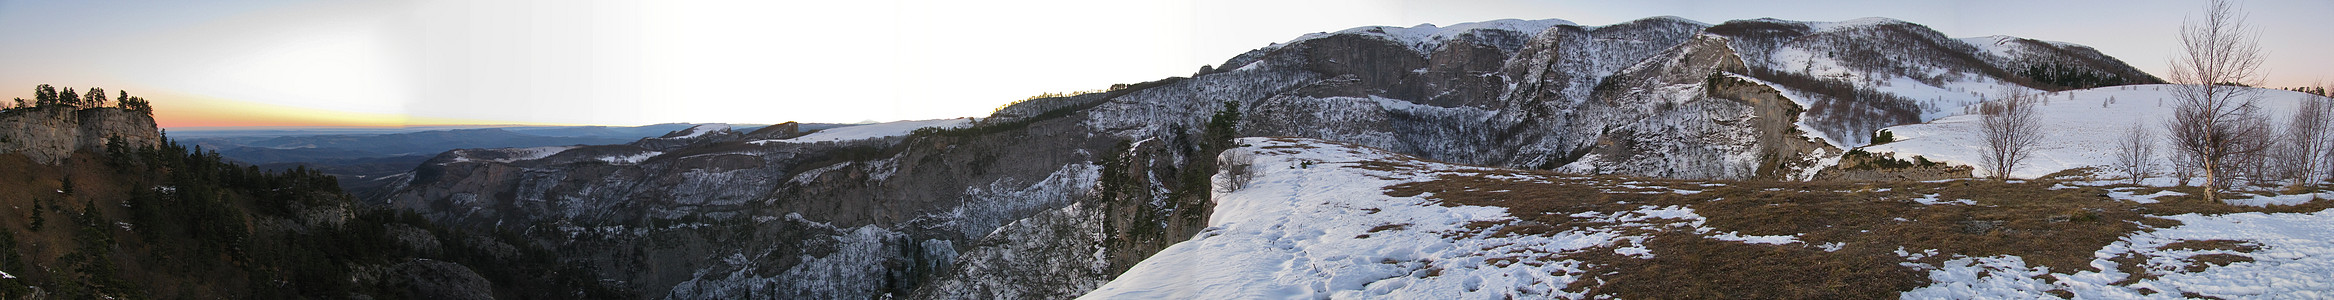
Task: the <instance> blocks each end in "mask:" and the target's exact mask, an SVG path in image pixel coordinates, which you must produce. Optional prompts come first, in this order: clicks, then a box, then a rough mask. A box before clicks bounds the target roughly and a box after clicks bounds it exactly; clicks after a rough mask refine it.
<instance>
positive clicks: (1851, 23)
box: [1806, 17, 1905, 32]
mask: <svg viewBox="0 0 2334 300" xmlns="http://www.w3.org/2000/svg"><path fill="white" fill-rule="evenodd" d="M1903 23H1905V22H1904V21H1900V20H1897V19H1890V18H1879V17H1865V18H1856V19H1852V20H1847V21H1839V22H1806V24H1807V28H1808V29H1810V30H1813V31H1816V32H1824V31H1833V30H1842V29H1850V28H1857V27H1871V26H1879V25H1888V24H1903Z"/></svg>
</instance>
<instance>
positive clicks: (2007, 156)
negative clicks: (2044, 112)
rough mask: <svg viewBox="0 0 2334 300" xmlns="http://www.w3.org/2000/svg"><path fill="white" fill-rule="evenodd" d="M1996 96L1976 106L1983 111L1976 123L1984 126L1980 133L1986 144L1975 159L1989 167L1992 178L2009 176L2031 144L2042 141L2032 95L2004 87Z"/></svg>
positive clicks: (2028, 154) (2031, 151)
mask: <svg viewBox="0 0 2334 300" xmlns="http://www.w3.org/2000/svg"><path fill="white" fill-rule="evenodd" d="M1997 98H1998V99H1994V101H1993V102H1986V103H1985V104H1983V105H1982V107H1981V108H1979V111H1980V112H1982V113H1984V114H1985V117H1984V119H1982V120H1981V122H1980V123H1979V125H1980V126H1982V127H1984V128H1982V131H1981V132H1980V134H1982V137H1983V138H1984V139H1985V147H1986V148H1985V153H1983V155H1982V156H1983V157H1982V158H1979V160H1980V161H1979V163H1981V164H1983V165H1985V168H1986V169H1987V170H1990V171H1993V177H1994V178H1995V179H2009V178H2010V171H2014V170H2017V169H2018V166H2019V165H2023V164H2025V162H2026V158H2028V157H2031V156H2033V155H2034V147H2035V146H2037V145H2040V144H2042V124H2041V123H2042V122H2041V119H2040V118H2041V117H2040V116H2036V115H2035V111H2034V110H2035V103H2036V101H2037V99H2036V98H2037V97H2036V96H2035V95H2031V94H2026V93H2024V92H2017V91H2006V92H2003V94H2002V95H2001V96H2000V97H1997Z"/></svg>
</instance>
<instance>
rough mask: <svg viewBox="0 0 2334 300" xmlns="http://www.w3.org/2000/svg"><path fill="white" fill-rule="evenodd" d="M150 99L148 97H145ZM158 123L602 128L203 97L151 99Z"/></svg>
mask: <svg viewBox="0 0 2334 300" xmlns="http://www.w3.org/2000/svg"><path fill="white" fill-rule="evenodd" d="M141 97H147V96H141ZM147 100H148V101H153V103H154V111H155V112H154V123H155V125H156V126H159V127H162V128H174V129H198V128H228V127H412V126H457V125H512V126H570V125H599V124H565V123H527V122H511V121H499V120H473V119H452V118H430V117H415V116H410V115H403V114H386V113H361V112H347V111H334V110H326V109H316V108H305V107H292V106H283V105H274V104H266V103H258V102H251V101H240V100H232V99H222V98H211V97H201V96H175V97H173V96H164V97H159V98H157V97H148V99H147Z"/></svg>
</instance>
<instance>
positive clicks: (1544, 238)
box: [1081, 87, 2334, 299]
mask: <svg viewBox="0 0 2334 300" xmlns="http://www.w3.org/2000/svg"><path fill="white" fill-rule="evenodd" d="M2142 88H2144V87H2142ZM2093 104H2094V105H2095V104H2096V103H2093ZM1240 143H1241V144H1243V145H1244V146H1243V147H1241V148H1237V149H1232V150H1229V151H1226V153H1227V154H1225V156H1223V157H1225V158H1228V159H1238V158H1243V157H1247V158H1252V160H1251V161H1250V164H1251V169H1250V170H1253V174H1254V175H1253V176H1252V177H1246V178H1242V177H1243V176H1233V175H1230V174H1231V173H1219V174H1218V175H1217V176H1216V178H1215V181H1216V182H1215V185H1216V187H1217V190H1216V191H1217V194H1216V197H1215V201H1217V203H1216V208H1215V213H1214V214H1213V215H1212V216H1211V217H1210V218H1209V220H1208V224H1207V226H1208V227H1207V228H1206V229H1205V230H1203V231H1202V232H1201V233H1200V234H1198V235H1196V236H1193V237H1192V238H1191V239H1190V240H1188V241H1184V242H1181V243H1177V244H1174V245H1172V246H1169V247H1168V248H1166V249H1165V250H1162V251H1160V252H1159V253H1158V254H1157V255H1154V256H1152V257H1150V258H1149V259H1146V260H1144V261H1142V262H1141V263H1140V264H1137V265H1135V266H1134V267H1133V268H1132V269H1130V270H1128V271H1127V272H1126V273H1124V274H1121V275H1120V276H1118V277H1117V278H1116V279H1114V280H1112V281H1110V282H1109V283H1107V284H1104V285H1103V286H1102V287H1101V288H1099V289H1096V290H1094V291H1093V292H1092V293H1089V294H1087V295H1085V296H1084V297H1082V298H1081V299H1324V298H1331V299H1372V298H1389V299H1485V298H1604V297H1609V296H1610V297H1621V298H1630V297H1631V296H1637V297H1644V296H1649V295H1658V296H1663V297H1687V298H1695V297H1703V296H1715V297H1722V298H1773V297H1783V298H1801V297H1816V298H1837V297H1849V298H1870V297H1883V296H1885V297H1903V298H1908V299H1942V298H1958V299H1968V298H2050V297H2073V298H2080V299H2129V298H2167V299H2169V298H2182V297H2194V296H2213V297H2224V298H2228V297H2242V298H2296V299H2301V298H2325V297H2329V296H2334V294H2329V292H2330V291H2334V280H2329V279H2328V278H2329V277H2327V276H2326V274H2334V211H2325V209H2326V207H2328V204H2329V203H2328V202H2330V201H2305V203H2303V204H2305V205H2314V206H2308V207H2290V206H2281V207H2280V208H2281V209H2272V210H2265V211H2241V210H2244V208H2237V210H2223V208H2229V207H2233V206H2226V205H2221V206H2220V207H2219V208H2210V210H2217V211H2216V212H2214V213H2179V214H2166V215H2149V214H2138V213H2126V212H2119V211H2117V210H2148V211H2154V212H2160V213H2169V212H2174V211H2179V210H2182V209H2196V208H2184V206H2174V205H2175V204H2178V205H2199V204H2198V202H2201V200H2194V199H2190V198H2193V197H2187V196H2188V195H2187V194H2183V193H2179V192H2170V191H2161V188H2148V189H2154V190H2159V191H2157V192H2143V193H2136V194H2137V196H2134V194H2135V193H2133V192H2132V191H2133V190H2135V189H2141V188H2134V187H2096V186H2089V185H2085V184H2084V183H2080V182H2060V183H2044V182H2024V183H2015V184H2013V183H1988V182H1973V181H1966V180H1964V181H1950V182H1936V183H1898V184H1885V185H1875V184H1869V183H1864V184H1813V183H1804V184H1791V183H1784V184H1777V183H1764V182H1698V181H1677V180H1651V179H1631V178H1626V177H1608V176H1598V177H1583V176H1574V175H1562V174H1555V173H1544V172H1527V171H1514V170H1504V169H1494V168H1484V167H1474V166H1463V165H1453V164H1446V163H1438V162H1429V161H1424V160H1419V159H1416V158H1413V157H1410V156H1407V155H1401V154H1396V153H1391V152H1386V151H1383V150H1377V149H1371V148H1367V147H1361V146H1356V145H1353V144H1347V143H1341V142H1333V141H1323V140H1313V139H1303V138H1244V139H1241V140H1240ZM1233 187H1237V189H1233ZM2108 191H2116V192H2113V193H2114V194H2117V195H2116V196H2115V197H2109V196H2106V195H2104V194H2109V192H2108ZM2043 197H2048V199H2038V198H2043ZM2134 197H2143V198H2144V199H2148V200H2146V201H2149V202H2147V204H2141V203H2138V202H2135V201H2134V200H2132V199H2134ZM1972 198H1973V199H1972ZM2155 201H2163V202H2162V203H2157V202H2155ZM1802 205H1805V206H1819V207H1804V206H1802ZM2201 205H2218V204H2201ZM2062 209H2071V210H2073V211H2074V212H2068V211H2061V210H2062ZM2037 210H2045V211H2043V212H2039V213H2038V212H2035V211H2037ZM2092 210H2098V211H2092ZM1786 215H1795V216H1797V217H1786ZM1810 218H1813V219H1810ZM1793 223H1797V224H1793ZM2094 230H2097V231H2094ZM2065 250H2073V251H2065ZM1798 265H1806V266H1798ZM1717 266H1724V267H1717ZM1696 276H1709V277H1696ZM1671 277H1678V278H1671ZM1712 278H1715V279H1714V280H1713V279H1712ZM1648 290H1650V291H1653V292H1651V293H1652V294H1645V293H1647V291H1648ZM1703 292H1710V293H1707V294H1705V293H1703ZM1899 293H1901V294H1899Z"/></svg>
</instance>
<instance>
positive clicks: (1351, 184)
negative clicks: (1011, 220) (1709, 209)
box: [1080, 138, 1692, 299]
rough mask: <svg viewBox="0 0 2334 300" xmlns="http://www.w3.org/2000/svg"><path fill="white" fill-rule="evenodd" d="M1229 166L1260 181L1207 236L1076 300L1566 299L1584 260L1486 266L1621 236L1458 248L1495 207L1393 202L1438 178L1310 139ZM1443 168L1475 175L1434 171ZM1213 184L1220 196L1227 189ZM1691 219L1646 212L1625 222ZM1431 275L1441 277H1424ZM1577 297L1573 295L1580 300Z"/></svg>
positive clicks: (1219, 214)
mask: <svg viewBox="0 0 2334 300" xmlns="http://www.w3.org/2000/svg"><path fill="white" fill-rule="evenodd" d="M1241 143H1242V144H1247V145H1250V146H1249V147H1245V148H1241V149H1233V150H1230V151H1226V153H1227V154H1226V157H1234V156H1239V155H1247V153H1254V160H1253V163H1254V170H1256V171H1257V175H1256V176H1255V177H1254V178H1253V179H1252V180H1251V181H1250V182H1249V183H1247V184H1246V186H1247V187H1246V188H1242V189H1239V190H1237V191H1231V192H1222V191H1223V189H1222V188H1219V189H1218V191H1219V193H1218V194H1216V196H1215V199H1216V213H1215V214H1214V215H1213V216H1211V217H1209V220H1208V229H1207V230H1205V231H1202V232H1201V233H1200V234H1199V236H1195V237H1193V238H1192V239H1191V240H1189V241H1185V242H1183V243H1179V244H1176V245H1174V246H1170V247H1168V248H1167V249H1166V250H1162V251H1160V252H1159V253H1158V254H1157V255H1153V256H1151V258H1150V259H1147V260H1144V261H1143V263H1141V264H1137V265H1135V267H1134V268H1133V269H1130V270H1128V271H1127V272H1126V273H1125V274H1123V275H1121V276H1119V278H1118V279H1116V280H1113V281H1111V282H1110V283H1109V284H1106V285H1103V286H1102V288H1100V289H1096V290H1095V291H1094V292H1093V293H1090V294H1087V295H1086V296H1084V297H1081V298H1080V299H1297V298H1305V299H1321V298H1333V297H1335V298H1351V297H1366V298H1380V297H1383V298H1415V299H1428V298H1444V299H1449V298H1498V297H1499V296H1502V295H1506V296H1516V295H1537V296H1540V297H1547V296H1559V295H1562V294H1561V291H1559V290H1560V289H1563V288H1564V287H1565V286H1566V285H1569V284H1570V283H1571V281H1572V280H1573V279H1575V278H1577V275H1578V273H1579V272H1580V267H1579V264H1580V262H1578V261H1559V262H1555V263H1549V264H1544V265H1527V264H1511V265H1496V264H1490V263H1486V261H1487V260H1490V259H1492V258H1495V257H1499V256H1500V254H1505V253H1507V252H1526V251H1544V252H1564V251H1577V250H1580V249H1584V248H1589V247H1597V246H1605V245H1610V244H1611V243H1612V241H1613V240H1614V239H1615V238H1618V237H1619V236H1618V235H1617V234H1614V233H1610V232H1582V233H1580V234H1573V235H1563V236H1559V237H1555V238H1479V239H1454V238H1451V237H1450V236H1449V235H1450V234H1451V232H1464V231H1467V229H1466V228H1465V226H1466V225H1467V224H1468V223H1470V222H1477V221H1506V220H1512V219H1513V218H1510V217H1508V216H1507V211H1506V210H1505V209H1502V208H1495V207H1478V206H1442V205H1436V203H1434V201H1430V200H1426V199H1423V198H1420V197H1390V196H1387V195H1386V194H1385V191H1384V190H1385V188H1386V187H1388V186H1393V185H1397V184H1402V183H1407V182H1416V181H1425V180H1431V179H1433V178H1434V176H1435V175H1436V174H1435V173H1432V172H1431V171H1432V170H1431V169H1430V170H1429V171H1430V172H1406V171H1387V170H1371V169H1365V168H1362V166H1364V164H1366V163H1381V162H1386V161H1394V160H1410V159H1409V158H1407V157H1405V156H1403V155H1400V154H1395V153H1391V152H1386V151H1383V150H1377V149H1370V148H1364V147H1357V146H1352V145H1351V144H1343V143H1335V142H1327V141H1320V140H1309V139H1266V138H1247V139H1242V140H1241ZM1431 165H1432V168H1435V169H1441V170H1461V169H1470V168H1468V167H1462V166H1454V165H1442V164H1431ZM1230 180H1232V179H1231V178H1229V177H1228V176H1225V175H1218V176H1217V178H1216V181H1217V186H1224V185H1226V184H1229V183H1228V182H1227V181H1230ZM1691 214H1692V213H1691V211H1690V210H1688V211H1677V210H1661V209H1650V210H1648V211H1646V212H1643V213H1641V214H1637V215H1632V216H1627V217H1621V216H1616V217H1618V218H1621V219H1627V218H1658V217H1672V216H1679V215H1691ZM1429 269H1438V270H1439V271H1435V272H1438V273H1439V275H1435V276H1429V275H1428V274H1427V272H1429V271H1428V270H1429ZM1574 296H1577V295H1574Z"/></svg>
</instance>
